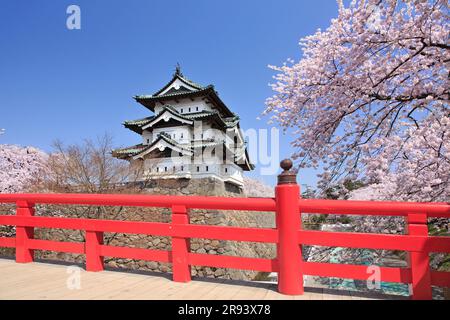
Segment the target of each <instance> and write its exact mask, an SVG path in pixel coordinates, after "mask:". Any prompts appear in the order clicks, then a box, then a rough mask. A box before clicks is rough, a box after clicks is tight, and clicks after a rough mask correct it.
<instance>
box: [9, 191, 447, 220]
mask: <svg viewBox="0 0 450 320" xmlns="http://www.w3.org/2000/svg"><path fill="white" fill-rule="evenodd" d="M19 201H25V202H28V203H31V204H70V205H96V206H130V207H159V208H170V207H172V206H174V205H182V206H185V207H186V208H189V209H215V210H242V211H257V212H260V211H272V212H274V211H275V209H276V202H275V199H274V198H231V197H212V196H173V195H143V194H137V195H136V194H84V193H63V194H62V193H47V194H43V193H17V194H0V203H16V202H19ZM298 201H299V210H300V212H302V213H318V214H320V213H322V214H340V215H373V216H402V217H405V216H407V215H408V214H411V213H424V214H427V215H428V216H429V217H442V218H450V203H445V202H395V201H356V200H325V199H299V200H298Z"/></svg>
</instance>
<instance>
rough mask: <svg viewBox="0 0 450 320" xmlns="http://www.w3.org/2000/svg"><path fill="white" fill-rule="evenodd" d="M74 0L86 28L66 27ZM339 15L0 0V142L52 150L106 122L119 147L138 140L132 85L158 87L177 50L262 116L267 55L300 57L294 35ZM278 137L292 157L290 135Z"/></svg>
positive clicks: (199, 4) (260, 124) (244, 114)
mask: <svg viewBox="0 0 450 320" xmlns="http://www.w3.org/2000/svg"><path fill="white" fill-rule="evenodd" d="M70 4H76V5H78V6H80V8H81V30H68V29H67V28H66V19H67V17H68V15H67V14H66V9H67V7H68V6H69V5H70ZM336 16H337V4H336V2H335V1H334V0H315V1H303V0H277V1H275V0H273V1H263V0H259V1H256V0H245V1H242V0H240V1H238V0H227V1H225V0H222V1H213V0H209V1H206V0H191V1H179V0H172V1H144V0H132V1H100V0H89V1H79V0H72V1H61V0H59V1H50V0H47V1H45V0H35V1H25V0H2V1H1V3H0V42H1V45H0V48H1V49H0V128H4V129H5V130H6V131H5V134H3V135H0V143H7V144H18V145H32V146H36V147H38V148H41V149H43V150H45V151H51V144H52V142H53V141H54V140H55V139H60V140H62V141H64V142H65V143H67V144H70V143H78V142H81V141H82V140H83V139H84V138H95V137H96V136H99V135H102V134H103V133H105V132H108V133H110V134H111V135H112V136H113V137H114V140H115V144H116V145H117V147H120V146H127V145H132V144H136V143H139V142H140V138H139V136H138V135H136V134H135V133H133V132H131V131H129V130H127V129H124V128H123V127H122V125H121V123H122V122H123V121H124V120H130V119H137V118H140V117H145V116H148V115H149V111H148V110H146V109H145V108H144V107H142V106H141V105H139V104H137V103H136V102H135V101H134V100H133V99H132V96H134V95H136V94H152V93H153V92H155V91H156V90H157V89H159V88H160V87H162V86H163V85H164V84H165V83H166V82H167V81H168V80H170V78H171V75H172V73H173V70H174V66H175V64H176V63H177V62H179V63H180V64H181V67H182V71H183V73H184V75H185V76H187V77H188V78H190V79H192V80H194V81H196V82H198V83H201V84H204V85H207V84H210V83H212V84H214V85H215V87H216V90H218V92H219V94H220V97H221V98H222V100H223V101H224V102H225V103H226V104H227V105H228V106H229V107H230V109H231V110H232V111H234V112H236V113H238V114H239V115H240V116H241V126H242V127H243V128H244V129H247V128H256V129H259V128H269V127H270V126H269V125H268V124H267V120H268V118H263V119H262V120H257V119H256V118H257V117H258V116H260V114H261V112H262V111H263V110H264V101H265V99H266V98H267V97H269V96H270V95H272V91H271V89H270V87H269V86H268V84H269V83H270V82H272V76H273V75H274V73H273V71H272V70H270V69H269V68H268V67H267V65H269V64H274V65H281V64H282V63H283V62H284V61H285V60H286V59H287V58H294V59H299V58H300V57H301V52H300V49H299V46H298V41H299V39H300V38H301V37H304V36H306V35H309V34H311V33H314V32H315V31H316V29H317V28H323V29H324V28H326V27H327V26H328V25H329V22H330V20H331V19H332V18H334V17H336ZM281 140H282V142H281V151H280V156H281V158H284V157H288V156H289V155H290V154H291V153H292V151H293V150H292V148H291V147H290V145H289V141H291V140H292V136H290V135H286V136H281ZM258 171H259V170H257V171H256V172H254V173H252V174H251V176H254V177H258V175H259V174H258ZM315 174H316V173H315V172H314V171H312V170H303V171H301V172H300V175H299V181H300V182H301V183H307V184H310V185H315V182H316V177H315ZM261 179H262V180H264V181H265V182H267V183H269V184H274V183H275V180H276V177H275V176H268V177H267V176H266V177H261Z"/></svg>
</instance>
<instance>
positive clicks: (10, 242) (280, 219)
mask: <svg viewBox="0 0 450 320" xmlns="http://www.w3.org/2000/svg"><path fill="white" fill-rule="evenodd" d="M283 168H284V169H285V171H284V172H283V173H282V174H281V175H280V176H279V183H278V185H277V187H276V188H275V198H273V199H272V198H257V199H256V198H221V197H197V196H153V195H105V194H0V203H15V204H16V208H17V211H16V215H15V216H14V215H13V216H11V215H0V225H9V226H16V236H15V238H7V237H3V238H0V247H11V248H15V250H16V262H19V263H28V262H32V261H33V256H34V250H50V251H58V252H67V253H76V254H85V255H86V270H88V271H101V270H103V267H104V266H103V257H105V256H106V257H119V258H128V259H141V260H151V261H160V262H169V263H172V267H173V268H172V269H173V280H174V281H177V282H188V281H190V280H191V272H190V266H192V265H200V266H209V267H218V268H232V269H244V270H255V271H265V272H277V273H278V289H279V292H280V293H283V294H288V295H299V294H303V276H304V275H313V276H323V277H337V278H349V279H359V280H366V279H368V278H369V276H371V274H370V273H368V268H367V266H364V265H351V264H334V263H318V262H306V261H303V260H302V253H301V250H302V245H320V246H331V247H347V248H366V249H386V250H403V251H407V252H408V253H409V266H408V267H406V268H392V267H380V269H379V270H380V278H379V279H377V280H379V281H386V282H397V283H405V284H410V288H411V289H412V297H413V299H431V286H433V285H434V286H440V287H450V272H441V271H432V270H431V268H430V261H429V254H430V253H431V252H444V253H450V238H449V237H443V236H429V235H428V227H427V219H428V218H429V217H442V218H450V205H449V204H448V203H402V202H366V201H338V200H307V199H301V198H300V197H299V195H300V188H299V186H298V185H297V183H296V182H295V175H294V174H292V173H290V172H289V169H290V168H291V164H289V163H286V162H284V165H283ZM35 204H58V205H95V206H135V207H166V208H171V209H172V222H171V223H156V222H137V221H115V220H96V219H79V218H60V217H43V216H34V205H35ZM190 209H217V210H245V211H263V212H268V211H272V212H275V213H276V228H274V229H265V228H241V227H225V226H224V227H222V226H208V225H194V224H189V210H190ZM301 213H318V214H342V215H375V216H400V217H405V220H406V225H407V231H408V232H407V234H404V235H403V234H402V235H391V234H368V233H353V232H352V233H348V232H323V231H310V230H304V229H302V227H301ZM36 227H37V228H58V229H72V230H84V231H85V232H86V236H85V239H86V240H85V242H84V243H81V242H78V243H77V242H62V241H50V240H40V239H34V228H36ZM104 232H119V233H132V234H146V235H159V236H168V237H172V250H171V251H162V250H150V249H141V248H129V247H118V246H110V245H105V244H103V233H104ZM190 238H206V239H218V240H229V241H248V242H264V243H275V244H276V245H277V257H276V258H275V259H260V258H244V257H235V256H225V255H210V254H198V253H192V252H190V250H189V249H190V247H189V239H190Z"/></svg>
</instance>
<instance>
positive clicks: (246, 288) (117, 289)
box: [0, 259, 392, 300]
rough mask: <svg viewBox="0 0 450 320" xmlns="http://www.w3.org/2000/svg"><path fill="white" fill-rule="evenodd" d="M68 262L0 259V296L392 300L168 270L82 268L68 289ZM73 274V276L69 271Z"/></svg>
mask: <svg viewBox="0 0 450 320" xmlns="http://www.w3.org/2000/svg"><path fill="white" fill-rule="evenodd" d="M67 267H68V266H67V265H61V264H53V263H52V264H50V263H39V262H34V263H27V264H20V263H15V261H14V260H8V259H0V299H1V300H5V299H8V300H16V299H19V300H24V299H68V300H73V299H83V300H87V299H120V300H122V299H157V300H172V299H180V300H216V299H220V300H239V299H242V300H246V299H251V300H277V299H289V300H293V299H295V300H297V299H298V300H330V299H332V300H335V299H338V300H349V299H356V300H360V299H380V298H385V299H386V298H392V297H386V296H382V297H380V296H376V295H373V294H364V293H357V292H351V291H342V290H339V291H337V290H329V289H323V288H308V287H307V288H305V294H304V295H301V296H285V295H281V294H279V293H278V292H277V291H276V285H274V284H271V283H259V282H246V281H245V282H244V281H233V280H218V279H204V278H196V279H193V281H191V282H190V283H176V282H173V281H171V279H170V276H171V274H159V273H158V274H156V273H145V274H144V273H131V272H124V271H122V270H121V271H120V272H119V271H102V272H86V271H85V270H84V269H81V268H80V269H79V270H80V280H81V281H80V287H81V288H80V289H69V288H68V286H67V282H68V279H69V277H70V276H71V274H70V273H68V268H67ZM72 275H73V274H72Z"/></svg>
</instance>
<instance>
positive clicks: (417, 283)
mask: <svg viewBox="0 0 450 320" xmlns="http://www.w3.org/2000/svg"><path fill="white" fill-rule="evenodd" d="M407 232H408V234H410V235H414V236H424V237H428V225H427V214H426V213H423V214H408V217H407ZM408 260H409V261H408V262H409V266H410V267H411V273H412V283H411V285H410V286H411V289H412V298H413V299H414V300H429V299H431V298H432V293H431V270H430V257H429V253H428V251H417V252H410V253H409V257H408Z"/></svg>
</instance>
